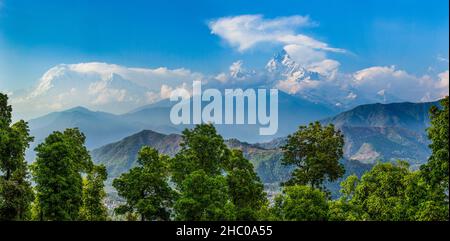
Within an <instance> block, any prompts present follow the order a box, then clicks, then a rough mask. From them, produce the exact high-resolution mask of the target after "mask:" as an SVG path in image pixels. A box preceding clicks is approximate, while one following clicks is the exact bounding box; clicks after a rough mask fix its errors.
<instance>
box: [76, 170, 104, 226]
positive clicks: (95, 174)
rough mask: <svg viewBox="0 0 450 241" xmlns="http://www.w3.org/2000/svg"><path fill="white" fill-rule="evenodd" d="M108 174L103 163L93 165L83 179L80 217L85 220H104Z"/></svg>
mask: <svg viewBox="0 0 450 241" xmlns="http://www.w3.org/2000/svg"><path fill="white" fill-rule="evenodd" d="M107 177H108V174H107V172H106V167H105V166H104V165H100V166H94V167H93V168H92V170H91V171H90V172H89V173H88V174H87V176H86V178H84V179H83V206H82V207H81V210H80V219H81V220H86V221H105V220H107V219H108V210H107V208H106V206H105V204H104V203H103V201H104V199H105V198H106V192H105V188H104V187H105V185H104V182H105V181H106V179H107Z"/></svg>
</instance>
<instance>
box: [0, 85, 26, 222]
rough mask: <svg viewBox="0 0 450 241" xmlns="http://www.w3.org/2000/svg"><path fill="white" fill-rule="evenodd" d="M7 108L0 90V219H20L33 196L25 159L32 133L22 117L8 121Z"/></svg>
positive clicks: (24, 216) (24, 217)
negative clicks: (18, 119)
mask: <svg viewBox="0 0 450 241" xmlns="http://www.w3.org/2000/svg"><path fill="white" fill-rule="evenodd" d="M11 112H12V108H11V106H9V105H8V96H7V95H4V94H2V93H0V220H24V219H28V218H29V214H30V207H31V206H30V204H31V202H32V200H33V190H32V188H31V184H30V182H29V180H28V176H29V173H28V165H27V163H26V161H25V151H26V149H27V148H28V147H29V143H31V142H32V141H33V137H31V136H30V134H29V132H30V131H29V128H28V124H27V123H26V122H25V121H23V120H21V121H19V122H17V123H15V124H13V125H11V123H12V120H11V118H12V115H11Z"/></svg>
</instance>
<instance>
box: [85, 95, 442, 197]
mask: <svg viewBox="0 0 450 241" xmlns="http://www.w3.org/2000/svg"><path fill="white" fill-rule="evenodd" d="M432 105H438V103H437V102H430V103H393V104H370V105H363V106H358V107H356V108H354V109H352V110H349V111H346V112H343V113H341V114H338V115H336V116H334V117H331V118H326V119H323V120H321V122H322V123H323V124H334V125H335V126H336V127H337V128H338V129H340V130H341V131H342V132H343V134H344V136H345V143H346V144H345V147H344V158H343V159H342V160H341V162H342V163H343V165H344V166H345V168H346V170H347V172H346V176H347V175H350V174H357V175H358V176H360V175H362V174H363V173H364V172H365V171H367V170H369V169H370V168H371V167H372V166H373V164H374V163H375V162H376V161H395V160H398V159H402V160H407V161H409V162H410V163H411V164H412V167H413V168H417V167H418V166H419V165H421V164H423V163H424V162H425V161H426V160H427V158H428V156H429V154H430V150H429V149H428V144H429V141H428V139H427V137H426V128H427V127H428V125H429V116H428V110H429V108H430V107H431V106H432ZM181 141H182V137H181V136H180V135H179V134H169V135H167V134H162V133H158V132H155V131H152V130H144V131H140V132H138V133H136V134H133V135H131V136H129V137H126V138H124V139H122V140H120V141H118V142H114V143H111V144H108V145H105V146H102V147H100V148H97V149H94V150H93V151H92V156H93V159H94V160H95V162H96V163H101V164H105V165H106V167H107V169H108V173H109V175H110V180H112V179H113V178H115V177H117V176H119V175H120V174H121V173H123V172H126V171H127V170H129V169H130V168H132V167H133V166H135V165H136V156H137V153H138V151H139V149H140V148H141V147H142V146H152V147H154V148H156V149H157V150H158V151H160V152H161V153H164V154H167V155H170V156H173V155H175V154H176V153H177V151H178V150H179V148H180V143H181ZM285 141H286V137H280V138H275V139H274V140H272V141H270V142H263V143H255V144H250V143H247V142H243V141H240V140H238V139H235V138H233V139H227V140H226V144H227V145H228V146H229V147H230V148H233V149H234V148H236V149H241V150H242V151H243V152H244V155H245V156H246V158H248V159H249V160H250V161H251V162H252V163H253V165H254V167H255V170H256V172H257V173H258V175H259V176H260V178H261V180H262V181H263V182H264V183H266V184H276V183H279V182H282V181H285V180H287V179H288V178H289V176H290V172H291V170H292V167H286V166H283V165H281V157H282V151H281V149H280V147H281V146H282V145H283V144H284V143H285ZM328 186H329V187H330V189H331V190H332V193H333V194H334V195H337V190H338V187H339V186H338V182H335V183H329V184H328Z"/></svg>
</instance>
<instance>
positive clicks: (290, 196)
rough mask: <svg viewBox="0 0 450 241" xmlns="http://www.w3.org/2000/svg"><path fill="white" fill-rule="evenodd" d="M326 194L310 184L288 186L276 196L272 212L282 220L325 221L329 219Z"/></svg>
mask: <svg viewBox="0 0 450 241" xmlns="http://www.w3.org/2000/svg"><path fill="white" fill-rule="evenodd" d="M328 209H329V207H328V202H327V197H326V194H325V193H324V192H323V191H321V190H319V189H316V188H313V187H310V186H302V185H294V186H286V187H284V189H283V194H282V195H279V196H277V197H276V198H275V204H274V207H273V208H272V212H273V214H274V216H275V217H277V219H278V220H282V221H325V220H327V219H328Z"/></svg>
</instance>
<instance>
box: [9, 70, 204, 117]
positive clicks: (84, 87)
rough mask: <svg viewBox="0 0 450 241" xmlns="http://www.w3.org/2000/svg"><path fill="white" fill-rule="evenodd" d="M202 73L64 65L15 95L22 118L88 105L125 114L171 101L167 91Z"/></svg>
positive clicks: (183, 84)
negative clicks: (33, 86) (145, 106)
mask: <svg viewBox="0 0 450 241" xmlns="http://www.w3.org/2000/svg"><path fill="white" fill-rule="evenodd" d="M201 78H202V74H200V73H195V72H191V71H190V70H187V69H182V68H181V69H173V70H171V69H167V68H156V69H146V68H128V67H124V66H120V65H115V64H107V63H96V62H93V63H80V64H69V65H67V64H60V65H57V66H55V67H53V68H51V69H49V70H48V71H47V72H46V73H44V75H43V76H42V77H41V78H40V79H39V82H38V84H37V86H36V87H35V88H34V89H32V90H31V91H29V92H27V93H25V94H22V95H19V96H17V95H13V96H12V102H13V105H14V106H15V107H16V108H17V109H19V110H20V111H21V112H22V113H19V115H20V114H22V115H26V116H27V117H29V116H36V115H41V114H43V113H46V112H48V111H56V110H63V109H67V108H71V107H74V106H80V105H81V106H86V107H89V108H92V109H94V110H103V111H108V112H112V113H123V112H126V111H129V110H130V109H133V108H136V107H138V106H142V105H145V104H150V103H154V102H156V101H158V100H161V99H163V98H167V90H168V89H171V88H179V87H180V86H181V87H182V86H186V85H187V84H189V83H191V82H192V81H193V80H197V79H201Z"/></svg>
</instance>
